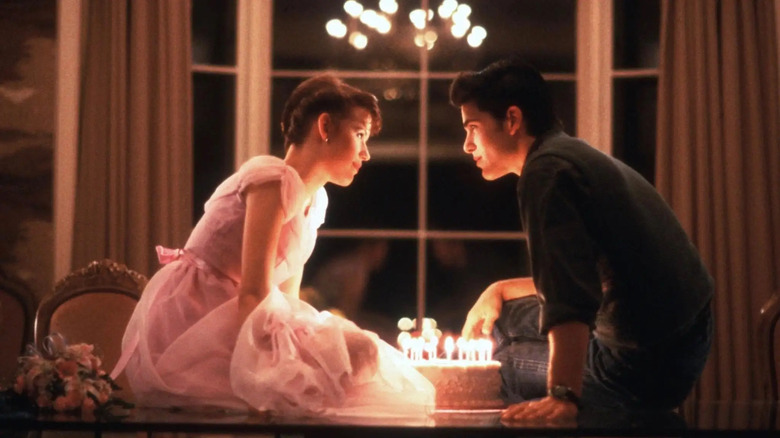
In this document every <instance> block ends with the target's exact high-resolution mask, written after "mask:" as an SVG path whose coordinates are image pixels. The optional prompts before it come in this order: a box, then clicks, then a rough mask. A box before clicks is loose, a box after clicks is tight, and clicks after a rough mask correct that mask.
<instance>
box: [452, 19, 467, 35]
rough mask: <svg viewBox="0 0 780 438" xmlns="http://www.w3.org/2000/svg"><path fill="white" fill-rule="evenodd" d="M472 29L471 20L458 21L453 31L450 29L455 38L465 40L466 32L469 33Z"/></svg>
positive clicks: (453, 26)
mask: <svg viewBox="0 0 780 438" xmlns="http://www.w3.org/2000/svg"><path fill="white" fill-rule="evenodd" d="M470 27H471V22H470V21H469V20H460V21H456V22H455V23H454V24H453V25H452V29H450V31H451V32H452V36H454V37H455V38H463V37H464V36H465V35H466V32H468V31H469V28H470Z"/></svg>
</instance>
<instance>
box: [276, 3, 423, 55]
mask: <svg viewBox="0 0 780 438" xmlns="http://www.w3.org/2000/svg"><path fill="white" fill-rule="evenodd" d="M362 3H363V4H364V6H365V8H372V9H374V10H375V11H376V12H379V9H378V8H377V5H376V2H372V3H368V2H362ZM418 7H419V3H418V2H409V1H399V2H398V11H397V12H396V13H395V14H392V15H387V17H389V18H390V20H391V22H392V27H391V29H390V31H389V32H388V33H387V34H384V35H382V34H380V33H378V32H377V31H375V30H373V29H370V28H369V27H367V26H366V25H365V24H363V23H362V22H361V21H360V20H359V19H357V18H352V17H351V16H350V15H349V14H347V12H345V10H344V2H343V1H321V0H284V1H275V2H274V12H273V14H274V16H273V20H274V21H273V23H274V30H273V67H274V68H275V69H327V68H336V69H352V70H409V69H417V68H419V65H420V62H419V58H420V52H419V49H418V48H417V46H415V45H414V31H413V30H414V27H413V26H412V23H411V21H410V20H409V12H410V11H411V10H412V9H414V8H418ZM333 19H338V20H340V21H341V23H342V25H343V26H344V27H345V28H346V29H345V32H346V35H345V36H344V37H343V38H335V37H332V36H330V35H329V33H328V32H327V31H326V27H325V26H326V23H328V21H330V20H333ZM353 31H358V32H360V33H362V34H363V35H365V36H366V37H367V44H366V46H365V48H364V49H362V50H358V49H356V48H355V47H354V46H352V45H351V44H350V42H349V38H350V34H351V33H352V32H353Z"/></svg>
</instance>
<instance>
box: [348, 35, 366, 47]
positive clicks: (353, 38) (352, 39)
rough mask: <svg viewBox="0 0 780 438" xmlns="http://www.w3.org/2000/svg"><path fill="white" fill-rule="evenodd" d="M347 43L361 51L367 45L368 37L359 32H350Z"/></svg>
mask: <svg viewBox="0 0 780 438" xmlns="http://www.w3.org/2000/svg"><path fill="white" fill-rule="evenodd" d="M349 43H350V44H352V46H353V47H354V48H356V49H358V50H363V49H365V48H366V46H367V45H368V37H367V36H365V35H364V34H362V33H361V32H357V31H355V32H352V33H351V34H349Z"/></svg>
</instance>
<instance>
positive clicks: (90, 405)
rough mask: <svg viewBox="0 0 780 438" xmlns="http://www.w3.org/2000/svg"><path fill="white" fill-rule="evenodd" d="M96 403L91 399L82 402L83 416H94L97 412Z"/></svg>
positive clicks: (87, 398)
mask: <svg viewBox="0 0 780 438" xmlns="http://www.w3.org/2000/svg"><path fill="white" fill-rule="evenodd" d="M96 407H97V406H95V401H94V400H92V399H91V398H90V397H84V401H83V402H81V414H82V415H92V414H93V413H94V412H95V408H96Z"/></svg>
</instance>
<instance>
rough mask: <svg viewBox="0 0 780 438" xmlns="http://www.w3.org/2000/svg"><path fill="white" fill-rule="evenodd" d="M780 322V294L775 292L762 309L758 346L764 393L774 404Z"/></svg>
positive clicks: (775, 400) (776, 389)
mask: <svg viewBox="0 0 780 438" xmlns="http://www.w3.org/2000/svg"><path fill="white" fill-rule="evenodd" d="M778 320H780V292H775V293H774V294H772V296H771V297H769V300H767V302H766V304H764V306H763V307H761V312H760V314H759V318H758V338H757V342H758V345H757V346H756V347H757V348H756V350H757V351H758V359H759V367H760V369H761V370H762V372H761V376H763V377H762V379H763V382H764V384H763V386H764V393H765V394H766V395H767V396H768V397H769V398H770V400H771V401H774V402H777V401H778V387H777V358H776V357H775V342H776V338H775V330H776V328H777V322H778Z"/></svg>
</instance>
